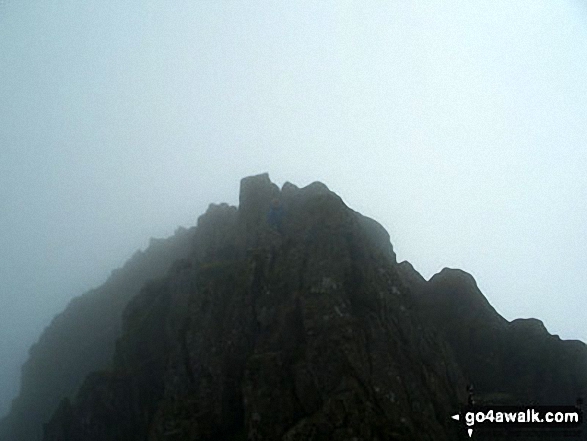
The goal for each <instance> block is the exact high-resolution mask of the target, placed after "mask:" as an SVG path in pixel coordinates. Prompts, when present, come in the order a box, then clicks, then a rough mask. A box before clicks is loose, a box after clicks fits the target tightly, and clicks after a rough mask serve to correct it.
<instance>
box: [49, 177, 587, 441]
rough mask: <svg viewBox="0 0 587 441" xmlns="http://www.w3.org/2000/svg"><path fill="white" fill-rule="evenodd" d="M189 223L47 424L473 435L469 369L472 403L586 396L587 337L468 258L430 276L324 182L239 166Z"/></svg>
mask: <svg viewBox="0 0 587 441" xmlns="http://www.w3.org/2000/svg"><path fill="white" fill-rule="evenodd" d="M274 199H278V200H279V201H280V206H281V207H282V209H283V212H284V215H283V217H282V224H280V225H279V228H274V227H275V226H274V225H273V226H272V225H270V223H268V222H267V215H268V212H269V210H270V207H271V206H272V204H273V202H272V201H273V200H274ZM190 234H192V235H191V236H190V239H189V243H190V244H192V245H193V248H191V250H192V251H191V252H190V253H186V254H185V255H184V256H183V258H181V259H177V257H176V258H173V259H172V257H173V256H169V257H170V260H169V261H167V262H166V267H165V268H170V269H169V271H167V272H165V273H164V276H162V277H159V278H157V279H154V280H151V281H150V282H148V283H146V284H144V285H143V287H142V289H141V290H140V292H139V294H138V295H132V296H130V295H129V296H128V297H126V299H118V300H116V301H118V302H119V303H121V304H122V303H125V302H128V304H127V306H126V308H125V309H124V313H123V319H122V322H123V326H122V330H121V332H120V336H119V338H118V340H117V342H116V350H115V351H114V358H113V362H112V364H111V365H110V366H109V367H108V366H107V364H106V363H103V364H102V365H97V366H96V372H94V373H92V374H90V375H89V376H87V377H86V380H85V381H84V383H83V385H82V386H81V388H80V389H79V392H78V393H77V395H76V397H75V399H72V398H71V393H69V392H68V393H63V394H62V395H61V396H63V397H65V398H64V399H63V400H61V402H60V405H59V407H58V409H57V411H56V412H55V413H54V415H53V417H52V418H51V420H50V421H49V422H48V423H47V424H46V425H45V428H44V439H45V440H46V441H78V440H84V441H98V440H109V441H110V440H125V441H127V440H141V441H142V440H153V441H154V440H259V441H260V440H282V441H293V440H379V441H383V440H440V441H442V440H457V439H469V438H468V436H467V435H466V431H464V430H463V429H462V427H459V426H458V425H457V424H455V422H454V421H453V420H452V419H451V418H450V415H453V414H454V413H456V412H457V411H458V410H460V407H461V406H462V405H464V404H466V403H467V400H468V396H467V392H466V390H467V384H470V383H472V384H473V385H474V387H475V395H474V397H475V399H476V400H477V401H478V402H479V403H494V404H504V403H507V404H511V403H521V404H525V405H527V404H532V403H535V404H563V405H571V404H574V403H575V400H576V398H577V397H579V396H583V397H585V395H586V394H585V392H587V388H586V384H587V369H586V368H587V349H586V347H585V345H584V344H583V343H581V342H574V341H561V340H560V339H558V337H555V336H551V335H550V334H548V333H547V332H546V330H545V329H544V326H543V325H542V323H541V322H540V321H538V320H534V319H530V320H514V321H513V322H511V323H510V322H508V321H507V320H505V319H504V318H502V317H501V316H500V315H499V314H498V313H497V312H496V311H495V310H494V309H493V308H492V307H491V305H490V304H489V303H488V302H487V300H486V299H485V297H484V296H483V295H482V294H481V292H480V291H479V289H478V288H477V285H476V283H475V280H474V279H473V278H472V277H471V276H470V275H469V274H467V273H465V272H463V271H460V270H449V269H445V270H443V271H441V272H440V273H439V274H437V275H435V276H434V277H432V278H431V279H430V281H426V280H424V279H423V278H422V276H420V274H418V273H417V272H416V271H415V270H414V269H413V268H412V267H411V265H410V264H409V263H407V262H403V263H401V264H398V263H397V261H396V256H395V254H394V252H393V248H392V246H391V244H390V241H389V235H388V234H387V232H386V231H385V230H384V229H383V227H382V226H381V225H379V224H378V223H377V222H375V221H374V220H372V219H369V218H366V217H364V216H362V215H360V214H359V213H356V212H354V211H352V210H351V209H349V208H348V207H347V206H346V205H345V204H344V203H343V201H342V200H341V199H340V198H339V197H338V196H337V195H335V194H334V193H332V192H331V191H329V190H328V188H327V187H326V186H325V185H324V184H321V183H314V184H311V185H309V186H307V187H305V188H301V189H300V188H297V187H296V186H295V185H293V184H290V183H286V184H285V185H284V186H283V188H282V189H279V188H278V187H277V186H276V185H274V184H273V183H271V181H270V180H269V177H268V175H266V174H264V175H259V176H253V177H249V178H245V179H243V180H242V181H241V190H240V198H239V207H238V208H236V207H231V206H228V205H226V204H220V205H211V206H210V207H209V209H208V211H207V212H206V213H205V214H204V215H202V216H201V217H200V218H199V220H198V225H197V227H196V228H195V229H194V230H193V232H192V233H190ZM176 259H177V260H176ZM172 260H175V262H174V263H173V264H171V263H172ZM129 299H130V301H128V300H129ZM112 301H114V300H113V299H112ZM59 338H60V339H65V338H66V336H65V335H63V336H59ZM100 369H102V370H100ZM585 432H586V433H584V434H583V436H584V437H583V438H582V439H586V438H585V436H587V431H585ZM475 436H476V437H478V438H479V439H500V438H497V437H496V438H487V437H485V438H482V436H483V434H482V433H478V434H476V435H475ZM518 439H524V438H521V437H519V438H518ZM531 439H551V435H544V436H542V438H540V436H535V437H534V438H531Z"/></svg>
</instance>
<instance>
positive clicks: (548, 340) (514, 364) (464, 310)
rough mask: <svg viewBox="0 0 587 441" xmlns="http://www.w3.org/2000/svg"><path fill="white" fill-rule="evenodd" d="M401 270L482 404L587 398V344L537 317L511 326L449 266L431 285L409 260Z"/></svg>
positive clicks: (564, 402)
mask: <svg viewBox="0 0 587 441" xmlns="http://www.w3.org/2000/svg"><path fill="white" fill-rule="evenodd" d="M399 268H400V272H401V274H402V278H403V279H404V281H405V282H406V284H407V285H408V286H410V288H411V291H412V292H413V293H414V298H415V300H416V303H417V305H418V310H419V312H420V314H421V315H422V318H423V320H424V321H426V322H427V323H429V324H431V325H433V326H434V327H435V328H437V329H438V330H439V332H440V333H441V334H442V336H443V337H444V339H445V340H446V341H447V342H448V343H449V344H450V346H451V348H452V350H453V353H454V354H455V355H456V358H457V360H458V363H459V366H461V368H462V370H463V372H464V374H465V376H466V378H467V381H469V382H470V383H471V384H473V386H474V391H475V399H476V401H477V403H479V404H520V405H530V404H537V405H567V406H568V405H573V404H575V402H576V400H577V398H583V399H584V397H586V396H587V347H586V346H585V344H584V343H583V342H580V341H563V340H561V339H560V338H559V337H558V336H553V335H551V334H549V333H548V331H547V330H546V328H545V327H544V324H543V323H542V322H541V321H540V320H537V319H517V320H513V321H511V322H508V321H507V320H505V319H504V318H503V317H502V316H501V315H499V314H498V313H497V312H496V311H495V309H494V308H493V307H492V306H491V305H490V304H489V302H488V301H487V299H486V298H485V297H484V296H483V294H482V293H481V292H480V291H479V288H478V287H477V284H476V283H475V280H474V279H473V277H472V276H471V275H469V274H467V273H465V272H464V271H461V270H455V269H448V268H445V269H443V270H442V271H441V272H440V273H438V274H436V275H435V276H433V277H432V278H431V279H430V281H428V282H426V281H425V280H424V279H423V278H422V277H421V276H420V275H419V274H418V273H417V272H416V271H415V270H414V269H413V268H412V267H411V265H409V264H408V263H407V262H402V263H401V264H400V265H399ZM585 435H586V436H587V433H586V434H585Z"/></svg>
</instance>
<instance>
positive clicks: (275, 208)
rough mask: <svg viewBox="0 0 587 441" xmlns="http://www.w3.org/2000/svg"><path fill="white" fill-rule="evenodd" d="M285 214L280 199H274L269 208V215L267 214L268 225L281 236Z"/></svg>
mask: <svg viewBox="0 0 587 441" xmlns="http://www.w3.org/2000/svg"><path fill="white" fill-rule="evenodd" d="M284 214H285V211H284V210H283V206H282V205H281V202H280V201H279V199H273V200H272V201H271V205H270V206H269V213H267V223H268V224H269V226H270V227H271V228H272V229H274V230H275V231H277V232H278V233H280V234H281V233H283V228H282V221H283V216H284Z"/></svg>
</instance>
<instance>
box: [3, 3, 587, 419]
mask: <svg viewBox="0 0 587 441" xmlns="http://www.w3.org/2000/svg"><path fill="white" fill-rule="evenodd" d="M284 3H287V4H284ZM363 3H364V2H356V3H354V2H345V1H341V0H336V1H320V2H269V1H246V2H244V1H243V2H236V1H219V0H215V1H197V2H194V1H174V2H164V1H156V0H143V1H137V0H128V1H125V2H120V1H118V0H117V1H113V0H100V1H82V2H80V1H79V0H75V1H74V0H60V1H57V0H43V1H39V0H36V1H33V0H21V1H18V0H12V1H10V0H4V1H0V414H3V413H5V412H6V411H7V410H8V405H9V400H10V399H11V398H12V397H13V396H14V395H15V394H16V393H17V391H18V374H19V367H20V365H21V364H22V362H23V361H24V360H25V358H26V354H27V351H28V348H29V346H30V345H31V344H32V343H33V342H34V341H35V340H36V339H37V338H38V336H39V333H40V332H41V331H42V330H43V328H44V327H45V326H46V325H47V324H48V323H49V322H50V320H51V318H52V317H53V316H54V315H55V314H56V313H58V312H59V311H61V310H62V309H63V308H64V306H65V305H66V304H67V302H68V301H69V300H70V299H71V298H72V297H73V296H76V295H79V294H81V293H82V292H84V291H86V290H87V289H89V288H91V287H95V286H97V285H99V284H101V283H102V282H103V281H105V279H106V278H107V277H108V275H109V274H110V270H112V269H113V268H115V267H118V266H120V265H121V264H122V263H123V262H124V261H125V260H126V259H127V258H129V257H130V256H131V255H132V254H133V253H134V251H136V250H137V249H138V248H144V247H145V246H146V245H147V244H148V240H149V238H150V237H152V236H153V237H165V236H168V235H171V234H172V233H173V231H174V230H175V229H176V227H177V226H179V225H184V226H191V225H194V224H195V222H196V219H197V216H199V215H200V214H202V213H203V212H204V211H205V209H206V207H207V205H208V204H209V203H210V202H222V201H226V202H229V203H231V204H237V203H238V184H239V180H240V178H242V177H244V176H247V175H251V174H257V173H261V172H265V171H268V172H269V173H270V176H271V178H272V179H273V180H274V181H275V182H276V183H278V184H279V185H281V184H283V183H284V182H285V181H286V180H289V181H291V182H293V183H295V184H297V185H300V186H303V185H306V184H309V183H310V182H312V181H314V180H320V181H323V182H324V183H326V184H327V185H328V186H329V187H330V188H331V189H332V190H334V191H335V192H337V193H338V194H339V195H340V196H341V197H342V198H343V199H344V200H345V201H346V203H347V204H348V205H349V206H350V207H352V208H354V209H355V210H358V211H360V212H362V213H364V214H366V215H369V216H371V217H373V218H375V219H377V220H378V221H379V222H381V223H382V224H383V225H384V226H385V227H386V228H387V229H388V231H389V232H390V235H391V238H392V243H393V244H394V247H395V250H396V252H397V254H398V259H399V260H404V259H407V260H409V261H410V262H412V263H413V264H414V266H415V268H416V269H417V270H419V271H420V272H421V273H422V274H423V275H424V276H425V277H426V278H429V277H430V276H431V275H432V274H434V273H435V272H437V271H439V270H440V269H441V268H443V267H445V266H449V267H458V268H463V269H465V270H466V271H469V272H470V273H472V274H473V275H474V277H475V278H476V279H477V281H478V284H479V286H480V288H481V289H482V291H483V292H484V293H485V294H486V296H487V297H488V299H489V301H490V302H491V303H492V304H493V305H494V306H495V307H496V309H497V310H498V311H499V312H500V313H501V314H503V315H504V316H505V317H506V318H507V319H513V318H516V317H538V318H540V319H542V320H543V321H544V323H545V325H546V327H547V328H548V330H549V331H550V332H552V333H556V334H560V335H561V337H563V338H573V339H582V340H584V341H585V340H587V320H586V319H587V313H586V306H587V300H586V296H585V294H586V286H587V280H586V279H587V276H586V274H587V272H586V271H585V268H586V267H587V235H586V231H587V208H586V204H585V202H586V196H587V194H586V193H587V173H586V170H587V148H586V145H585V141H586V139H587V8H586V7H585V6H584V3H583V2H579V1H564V0H560V1H554V2H553V1H551V0H549V1H538V0H528V1H522V0H517V1H514V2H512V1H511V0H507V1H496V0H489V1H476V2H468V1H462V0H459V1H444V2H442V6H440V5H430V4H429V3H431V2H429V1H425V0H422V1H408V0H405V1H404V0H401V1H399V0H398V1H395V2H371V3H370V4H369V5H367V6H366V5H365V4H363ZM438 3H440V2H438Z"/></svg>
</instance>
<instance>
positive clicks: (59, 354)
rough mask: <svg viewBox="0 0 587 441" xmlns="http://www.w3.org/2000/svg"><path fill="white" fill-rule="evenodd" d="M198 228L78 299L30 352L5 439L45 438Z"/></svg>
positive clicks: (0, 430) (1, 433)
mask: <svg viewBox="0 0 587 441" xmlns="http://www.w3.org/2000/svg"><path fill="white" fill-rule="evenodd" d="M192 237H193V229H192V230H186V229H185V228H180V229H178V230H177V231H176V234H175V235H174V236H172V237H170V238H169V239H165V240H163V239H152V240H151V243H150V245H149V247H148V248H147V249H146V250H145V251H144V252H142V251H141V252H137V253H136V254H135V255H134V256H133V257H132V258H131V259H130V260H129V261H128V262H127V263H126V264H125V265H124V266H123V267H122V268H121V269H118V270H115V271H113V273H112V275H111V277H110V278H109V279H108V280H107V281H106V283H104V284H103V285H102V286H100V287H99V288H96V289H93V290H91V291H89V292H87V293H86V294H84V295H82V296H80V297H77V298H75V299H73V300H72V301H71V302H70V304H69V305H68V306H67V308H66V309H65V310H64V311H63V312H62V313H61V314H59V315H57V316H56V317H55V319H54V320H53V321H52V322H51V324H50V325H49V326H48V327H47V328H46V329H45V331H44V332H43V334H42V335H41V337H40V339H39V341H38V342H37V343H36V344H35V345H34V346H33V347H32V348H31V349H30V353H29V358H28V360H27V362H26V363H25V364H24V366H23V368H22V378H21V390H20V393H19V396H18V397H17V398H16V399H15V400H14V401H13V403H12V408H11V410H10V412H9V414H8V415H7V416H6V417H5V418H4V419H3V420H2V421H1V422H0V439H1V440H2V441H34V440H40V439H41V438H42V436H43V424H44V423H45V422H47V421H48V419H49V418H50V416H51V415H52V414H53V412H54V411H55V410H56V408H57V406H58V404H59V402H60V400H61V399H62V398H63V397H73V395H74V394H75V393H76V392H77V390H78V388H79V386H80V385H81V383H82V381H83V380H84V378H85V377H86V376H87V375H88V374H89V373H90V372H92V371H94V370H96V369H103V368H106V367H107V366H109V365H110V363H111V360H112V356H113V354H114V345H115V342H116V339H117V338H118V337H119V336H120V333H121V325H122V310H123V309H124V307H125V306H126V304H127V303H128V301H129V300H130V299H131V298H133V297H134V296H136V295H137V293H138V292H139V289H140V288H141V287H142V286H143V285H144V284H145V282H146V281H147V280H149V279H151V278H159V277H162V276H163V275H165V274H166V273H167V271H168V269H169V268H170V266H171V264H172V263H173V262H174V261H175V260H177V259H179V258H182V257H185V256H187V255H188V254H190V253H191V251H192V250H191V247H192V240H191V239H192Z"/></svg>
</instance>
